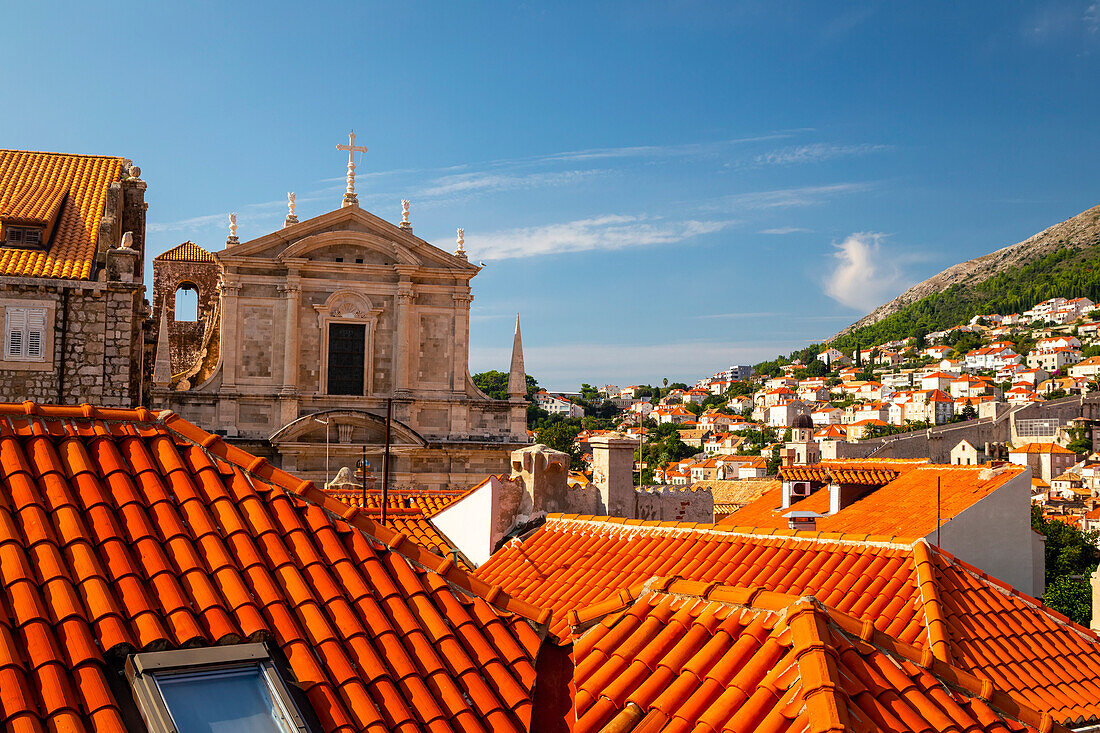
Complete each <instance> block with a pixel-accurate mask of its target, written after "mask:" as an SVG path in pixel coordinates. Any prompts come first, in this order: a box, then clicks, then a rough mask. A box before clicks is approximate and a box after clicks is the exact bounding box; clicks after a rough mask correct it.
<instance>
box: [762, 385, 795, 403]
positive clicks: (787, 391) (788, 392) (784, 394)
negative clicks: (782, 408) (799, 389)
mask: <svg viewBox="0 0 1100 733" xmlns="http://www.w3.org/2000/svg"><path fill="white" fill-rule="evenodd" d="M797 398H798V396H797V395H796V394H795V392H794V390H792V389H791V388H790V387H777V388H775V389H769V390H768V391H766V392H764V407H775V406H776V405H785V404H787V403H788V402H790V401H791V400H795V399H797Z"/></svg>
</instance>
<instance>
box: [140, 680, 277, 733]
mask: <svg viewBox="0 0 1100 733" xmlns="http://www.w3.org/2000/svg"><path fill="white" fill-rule="evenodd" d="M156 681H157V687H159V688H160V693H161V695H162V696H163V697H164V703H165V705H166V706H167V707H168V712H169V713H170V714H171V716H172V721H173V722H174V723H175V724H176V728H177V730H179V732H180V733H230V731H233V732H234V733H294V732H293V730H292V728H291V727H290V726H289V725H287V722H286V720H285V719H284V717H283V714H282V711H281V709H280V708H279V706H278V705H277V703H276V702H275V700H274V698H273V697H272V695H271V689H270V687H269V686H268V683H267V678H266V677H265V676H264V673H263V670H262V669H261V668H260V667H259V665H256V666H249V667H233V668H230V669H217V670H207V671H203V672H182V673H173V674H158V675H156Z"/></svg>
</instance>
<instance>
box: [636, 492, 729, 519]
mask: <svg viewBox="0 0 1100 733" xmlns="http://www.w3.org/2000/svg"><path fill="white" fill-rule="evenodd" d="M634 496H635V497H636V502H637V506H636V509H635V512H634V518H635V519H645V520H654V521H662V522H705V523H707V524H710V523H712V522H713V521H714V496H713V495H712V494H711V493H710V489H701V490H699V489H697V490H695V491H692V490H690V489H688V488H686V487H685V488H684V489H678V488H676V487H674V486H670V487H661V488H656V489H651V490H650V489H639V490H637V491H635V492H634Z"/></svg>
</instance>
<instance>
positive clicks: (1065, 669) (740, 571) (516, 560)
mask: <svg viewBox="0 0 1100 733" xmlns="http://www.w3.org/2000/svg"><path fill="white" fill-rule="evenodd" d="M475 575H476V576H477V577H478V578H480V579H482V580H484V581H486V582H490V583H496V584H499V585H500V586H501V587H502V588H504V589H505V590H506V591H507V592H508V593H509V594H511V595H512V596H514V597H516V598H520V599H523V600H524V601H527V602H529V603H532V604H535V605H537V606H540V607H543V608H546V609H550V610H551V611H552V612H553V617H552V621H551V630H552V632H553V633H555V634H557V635H559V636H561V637H565V635H566V634H567V633H568V625H569V624H573V625H576V624H577V623H578V621H579V620H580V619H581V618H582V616H581V613H584V609H586V608H588V607H590V606H593V605H594V604H607V605H608V607H615V604H616V603H619V604H620V606H624V605H627V602H626V601H622V600H621V599H622V598H623V595H622V594H623V593H624V591H625V592H626V595H627V597H630V595H631V591H630V590H629V589H632V588H636V587H638V586H640V585H641V584H643V583H645V582H646V581H647V580H649V579H650V578H653V577H664V576H673V575H674V576H679V577H681V578H684V579H688V580H693V581H700V582H703V583H714V584H721V585H724V586H729V587H731V588H732V590H731V591H730V592H739V593H745V592H747V589H752V588H765V589H767V590H768V591H769V592H777V593H780V594H790V595H794V596H800V595H813V596H814V597H815V598H817V599H818V600H819V601H820V602H821V603H824V604H826V605H828V606H830V608H831V609H833V610H835V611H837V612H839V613H841V614H846V615H848V616H850V617H851V618H852V619H853V620H852V621H851V624H853V625H854V626H853V629H854V631H853V630H849V629H846V631H847V633H857V634H858V633H862V634H866V633H869V632H870V630H872V629H873V630H877V631H878V632H881V633H882V634H885V635H888V636H889V637H892V638H893V639H895V640H897V642H898V643H900V644H902V645H912V646H913V647H915V648H916V649H917V650H919V651H920V652H921V653H922V654H923V653H924V652H925V650H927V654H928V658H929V659H937V660H940V662H942V663H943V664H944V665H955V666H957V667H961V668H963V669H966V670H969V673H970V674H973V675H978V676H980V677H985V678H987V679H989V680H991V681H992V683H993V684H992V686H993V687H996V688H997V689H1001V690H1004V691H1005V692H1006V693H1010V694H1012V695H1014V696H1016V697H1017V698H1018V699H1020V700H1022V701H1023V702H1024V703H1025V704H1026V705H1028V706H1030V707H1032V708H1034V709H1035V710H1038V711H1039V712H1040V713H1048V714H1049V715H1050V716H1052V717H1053V718H1054V719H1055V720H1059V721H1073V722H1076V721H1092V720H1097V719H1098V716H1100V642H1098V640H1097V636H1096V634H1094V633H1093V632H1091V631H1089V630H1088V629H1084V628H1082V627H1080V626H1077V625H1075V624H1073V623H1071V622H1069V621H1068V620H1067V619H1065V618H1064V617H1062V616H1061V615H1060V614H1057V613H1055V612H1053V611H1051V610H1050V609H1048V608H1046V607H1044V606H1043V605H1042V604H1041V603H1040V602H1038V601H1036V600H1035V599H1032V598H1030V597H1028V596H1026V595H1024V594H1022V593H1019V592H1018V591H1015V590H1013V589H1011V588H1008V587H1007V586H1005V585H1004V584H1003V583H1001V582H1000V581H997V580H995V579H993V578H990V577H988V576H986V575H983V574H982V573H981V572H980V571H978V570H976V569H974V568H972V567H970V566H968V565H967V564H966V563H963V562H961V561H959V560H957V559H955V558H953V557H952V556H950V555H948V554H947V553H944V552H942V551H940V550H938V549H935V548H930V547H929V546H928V545H927V544H926V543H925V542H924V541H923V540H921V541H918V542H916V543H913V544H896V543H892V542H889V541H887V538H883V537H875V536H859V535H842V534H837V533H826V532H812V533H811V532H794V531H791V530H781V529H765V530H759V531H756V530H750V529H741V530H737V529H732V530H723V529H722V528H719V527H714V526H707V525H693V524H681V525H677V524H675V523H672V524H671V525H667V526H666V525H664V524H662V523H653V522H640V523H639V522H635V523H632V524H626V523H624V522H623V521H622V520H619V521H610V520H607V519H606V518H604V519H600V518H591V517H576V516H568V515H567V516H562V515H551V516H550V517H549V518H548V519H547V522H546V524H545V525H543V527H542V528H541V529H539V530H538V531H536V532H535V533H534V534H532V535H531V536H529V537H528V538H527V539H525V540H524V541H522V542H519V541H513V542H511V543H509V544H508V545H505V546H504V547H503V548H501V550H499V551H498V552H497V553H496V554H494V555H493V557H492V558H490V560H489V561H488V562H487V563H485V564H484V565H482V566H481V567H480V568H478V570H477V571H476V573H475ZM635 596H636V594H635ZM601 608H603V606H602V605H601ZM571 611H578V612H579V613H578V614H577V615H576V616H571V615H570V612H571ZM856 626H858V628H856ZM876 638H877V637H876ZM582 639H583V638H582ZM958 674H960V675H962V674H965V673H961V672H959V673H958ZM652 679H656V678H652ZM970 679H972V680H976V679H977V678H970ZM670 683H671V676H670V677H669V679H668V680H664V679H662V680H658V682H655V683H654V684H656V685H657V686H658V688H659V689H664V687H665V686H667V684H670ZM975 684H978V683H977V682H975ZM731 694H733V693H732V692H731ZM984 697H985V698H986V699H987V700H989V699H991V698H990V697H989V696H988V695H984ZM884 704H885V705H886V707H887V708H889V707H890V704H892V703H889V702H888V701H887V702H886V703H884ZM1005 704H1006V705H1007V704H1008V703H1007V702H1006V703H1005ZM1001 709H1002V710H1004V709H1007V708H1001ZM716 714H717V713H716ZM887 729H890V728H889V726H887ZM970 729H972V730H977V729H980V726H979V727H976V728H970Z"/></svg>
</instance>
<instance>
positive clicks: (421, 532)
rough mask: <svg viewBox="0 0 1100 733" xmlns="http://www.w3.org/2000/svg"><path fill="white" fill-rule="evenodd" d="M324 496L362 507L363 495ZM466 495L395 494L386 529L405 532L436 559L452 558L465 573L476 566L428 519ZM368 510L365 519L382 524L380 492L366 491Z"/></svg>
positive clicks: (341, 491)
mask: <svg viewBox="0 0 1100 733" xmlns="http://www.w3.org/2000/svg"><path fill="white" fill-rule="evenodd" d="M325 493H326V494H328V495H329V496H331V497H333V498H334V499H339V500H340V501H342V502H343V503H345V504H347V505H349V506H357V507H363V493H362V491H355V490H351V489H325ZM465 493H466V492H465V491H439V492H434V491H431V492H430V491H392V492H390V496H389V501H388V502H387V505H386V525H387V526H389V527H392V528H394V529H396V530H397V531H398V532H404V533H405V535H407V536H408V538H409V539H411V540H412V541H413V542H415V543H416V544H418V545H420V546H421V547H424V548H427V549H429V550H431V551H432V552H434V553H435V554H437V555H441V556H443V557H448V556H450V557H453V558H454V559H455V561H456V562H457V564H458V566H459V567H461V568H462V569H463V570H473V565H471V564H470V563H468V562H467V561H466V559H465V558H464V557H463V556H462V555H460V554H458V553H457V551H456V548H455V547H454V545H453V544H452V543H451V541H450V540H448V539H447V537H446V535H444V534H443V533H442V532H440V531H439V528H438V527H436V526H435V525H434V524H433V523H432V521H431V519H429V517H430V516H431V515H433V514H435V512H437V511H439V510H441V509H443V508H444V507H445V506H447V505H448V504H450V503H451V502H452V501H454V500H455V499H457V498H458V497H460V496H463V495H464V494H465ZM365 510H366V511H365V512H364V514H365V515H366V516H368V517H370V518H371V519H373V520H375V521H381V518H382V492H381V491H379V490H377V489H368V490H367V503H366V507H365Z"/></svg>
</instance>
